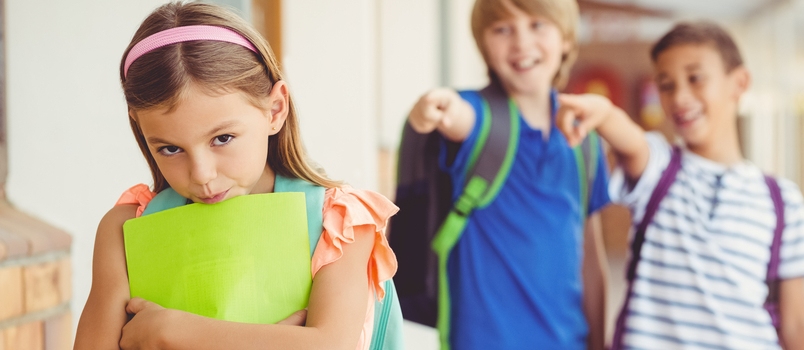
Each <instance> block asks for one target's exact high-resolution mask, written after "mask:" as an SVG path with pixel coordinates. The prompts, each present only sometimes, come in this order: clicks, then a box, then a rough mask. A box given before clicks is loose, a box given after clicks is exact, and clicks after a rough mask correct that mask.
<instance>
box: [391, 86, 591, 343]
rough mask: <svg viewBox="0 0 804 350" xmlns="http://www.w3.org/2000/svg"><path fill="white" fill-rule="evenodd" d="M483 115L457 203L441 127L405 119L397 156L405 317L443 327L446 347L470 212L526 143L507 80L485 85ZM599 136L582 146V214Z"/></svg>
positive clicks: (490, 194) (578, 156)
mask: <svg viewBox="0 0 804 350" xmlns="http://www.w3.org/2000/svg"><path fill="white" fill-rule="evenodd" d="M480 95H481V97H482V100H483V111H484V112H483V113H481V115H478V116H477V121H476V122H478V123H481V125H480V132H479V136H478V140H477V142H476V143H475V145H474V148H473V149H472V151H471V156H470V160H469V162H468V165H467V170H466V173H465V175H466V177H465V178H466V183H465V184H464V189H463V192H462V193H461V195H460V196H459V197H458V199H457V200H456V201H455V202H453V201H452V188H453V187H452V182H451V179H450V176H449V174H447V173H446V172H444V171H442V170H441V168H440V166H439V154H440V148H441V144H442V143H444V142H445V140H444V139H443V137H442V136H441V134H440V133H439V132H437V131H435V132H431V133H429V134H419V133H417V132H416V131H414V130H413V128H412V127H411V126H410V124H409V123H406V124H405V127H404V130H403V132H402V141H401V144H400V147H399V158H398V162H397V169H398V173H397V188H396V197H395V198H396V199H395V202H396V205H397V206H398V207H399V208H400V211H399V213H398V214H397V215H396V216H394V217H392V218H391V222H390V225H389V237H390V244H391V248H392V249H393V250H394V253H395V254H396V257H397V260H398V261H399V269H398V270H397V273H396V275H395V276H394V281H395V282H396V284H397V291H398V293H399V300H400V304H401V307H402V315H403V316H404V318H405V319H407V320H409V321H413V322H416V323H420V324H423V325H426V326H430V327H437V328H438V330H439V335H440V340H441V348H442V349H449V329H450V325H449V322H450V317H449V315H450V300H449V285H448V279H447V268H446V266H447V260H448V258H449V253H450V251H451V250H452V247H454V246H455V244H456V243H457V242H458V239H459V238H460V235H461V233H462V232H463V230H464V228H465V226H466V223H467V220H468V217H469V215H471V213H472V211H473V210H474V209H475V208H483V207H485V206H487V205H489V204H490V203H491V202H492V201H493V200H494V198H496V196H497V193H498V192H499V190H500V188H501V187H502V185H503V184H504V183H505V180H506V178H507V177H508V174H509V172H510V170H511V165H512V163H513V160H514V156H515V155H516V148H517V145H518V143H519V114H518V110H517V107H516V105H515V104H514V103H513V101H512V100H510V98H508V96H507V95H506V93H505V91H504V90H503V89H502V88H501V87H499V85H496V84H492V85H489V86H487V87H486V88H484V89H483V90H481V91H480ZM597 138H598V137H597V134H595V133H594V132H592V133H590V134H589V136H588V137H587V138H586V139H585V140H584V141H583V143H582V144H581V145H579V146H577V147H575V149H574V154H575V160H576V163H577V166H578V170H579V171H578V174H579V179H578V182H579V186H580V193H581V201H580V202H581V204H582V210H581V213H582V218H581V220H584V219H585V218H586V212H587V208H588V200H589V193H590V192H591V189H592V185H593V183H594V178H595V174H596V173H597V171H596V168H597V161H598V159H597V158H598V154H597V153H598V149H597V144H598V141H597Z"/></svg>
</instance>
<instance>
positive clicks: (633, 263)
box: [611, 146, 681, 350]
mask: <svg viewBox="0 0 804 350" xmlns="http://www.w3.org/2000/svg"><path fill="white" fill-rule="evenodd" d="M679 170H681V149H680V148H678V147H677V146H676V147H673V153H672V155H671V157H670V164H668V165H667V168H666V169H664V172H663V173H662V176H661V178H659V182H658V183H657V184H656V187H655V188H654V189H653V193H651V195H650V199H649V200H648V204H647V205H646V206H645V215H644V216H643V217H642V221H641V222H640V223H639V225H637V227H636V231H635V232H634V237H633V239H632V240H631V259H630V260H629V262H628V268H627V270H626V276H625V277H626V280H627V282H628V292H627V293H626V295H625V302H624V303H623V307H622V310H621V311H620V315H619V316H618V317H617V323H616V325H615V328H614V338H613V339H612V344H611V349H612V350H619V349H622V348H623V344H622V342H623V336H624V335H625V318H626V316H627V313H628V306H629V304H630V301H631V294H632V293H633V288H634V279H635V278H636V269H637V265H638V264H639V259H640V257H641V254H642V244H643V243H645V231H646V230H647V229H648V225H650V223H651V222H652V221H653V217H654V216H655V215H656V211H657V210H659V203H661V202H662V199H664V197H665V196H666V195H667V191H668V190H669V189H670V186H671V185H672V184H673V182H675V181H676V175H677V174H678V171H679Z"/></svg>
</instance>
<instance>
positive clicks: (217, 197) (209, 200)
mask: <svg viewBox="0 0 804 350" xmlns="http://www.w3.org/2000/svg"><path fill="white" fill-rule="evenodd" d="M227 193H229V190H226V191H223V192H221V193H218V194H216V195H214V196H211V197H199V198H198V199H200V200H201V201H202V202H204V203H206V204H213V203H218V202H220V201H222V200H223V199H224V198H226V194H227Z"/></svg>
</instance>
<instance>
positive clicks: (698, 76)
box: [689, 74, 703, 84]
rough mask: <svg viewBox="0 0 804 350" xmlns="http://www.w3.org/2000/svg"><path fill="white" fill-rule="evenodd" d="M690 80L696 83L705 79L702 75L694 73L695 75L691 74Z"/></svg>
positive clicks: (691, 82)
mask: <svg viewBox="0 0 804 350" xmlns="http://www.w3.org/2000/svg"><path fill="white" fill-rule="evenodd" d="M689 80H690V84H696V83H700V82H701V80H703V79H702V78H701V76H700V75H698V74H693V75H690V78H689Z"/></svg>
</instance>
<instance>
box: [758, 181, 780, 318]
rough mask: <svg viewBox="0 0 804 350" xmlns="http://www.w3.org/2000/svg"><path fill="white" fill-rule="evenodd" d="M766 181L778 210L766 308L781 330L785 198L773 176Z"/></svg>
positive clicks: (767, 279) (769, 265) (769, 268)
mask: <svg viewBox="0 0 804 350" xmlns="http://www.w3.org/2000/svg"><path fill="white" fill-rule="evenodd" d="M765 183H766V184H768V189H769V190H770V196H771V199H772V200H773V209H774V210H775V211H776V228H775V229H774V230H773V243H771V254H770V261H769V262H768V274H767V275H766V280H765V282H766V283H767V284H768V298H767V299H765V304H764V305H763V306H764V307H765V310H768V313H769V314H770V316H771V322H773V327H775V328H776V330H777V332H778V330H779V264H780V262H781V250H782V232H784V226H785V223H784V200H782V190H781V189H780V188H779V184H778V183H777V182H776V179H774V178H773V177H771V176H767V175H765Z"/></svg>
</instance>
